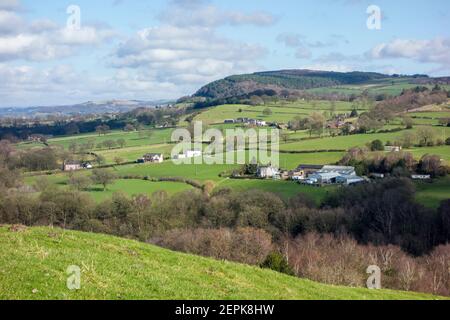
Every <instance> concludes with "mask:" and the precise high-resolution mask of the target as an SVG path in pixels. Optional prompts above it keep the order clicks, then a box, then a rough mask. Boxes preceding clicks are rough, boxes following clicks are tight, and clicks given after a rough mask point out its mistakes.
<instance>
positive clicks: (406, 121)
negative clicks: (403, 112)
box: [403, 116, 414, 129]
mask: <svg viewBox="0 0 450 320" xmlns="http://www.w3.org/2000/svg"><path fill="white" fill-rule="evenodd" d="M403 124H404V125H405V128H406V129H412V128H413V125H414V122H413V120H412V119H411V117H410V116H404V117H403Z"/></svg>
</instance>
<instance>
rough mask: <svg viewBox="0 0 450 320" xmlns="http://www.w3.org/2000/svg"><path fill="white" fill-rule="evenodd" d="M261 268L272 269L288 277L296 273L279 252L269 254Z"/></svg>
mask: <svg viewBox="0 0 450 320" xmlns="http://www.w3.org/2000/svg"><path fill="white" fill-rule="evenodd" d="M261 268H265V269H271V270H274V271H277V272H281V273H285V274H288V275H294V271H293V270H292V268H291V267H290V266H289V263H288V262H287V260H286V259H285V258H284V257H283V256H282V255H281V254H280V253H278V252H272V253H271V254H269V255H268V256H267V258H266V260H264V262H263V263H261Z"/></svg>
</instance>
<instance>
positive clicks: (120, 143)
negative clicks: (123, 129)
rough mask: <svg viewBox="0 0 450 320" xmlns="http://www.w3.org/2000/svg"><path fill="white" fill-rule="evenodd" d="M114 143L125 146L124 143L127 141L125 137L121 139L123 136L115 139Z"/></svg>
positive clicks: (121, 146)
mask: <svg viewBox="0 0 450 320" xmlns="http://www.w3.org/2000/svg"><path fill="white" fill-rule="evenodd" d="M116 143H117V145H118V146H119V147H120V148H123V147H125V146H126V144H127V142H126V141H125V139H123V138H121V139H117V141H116Z"/></svg>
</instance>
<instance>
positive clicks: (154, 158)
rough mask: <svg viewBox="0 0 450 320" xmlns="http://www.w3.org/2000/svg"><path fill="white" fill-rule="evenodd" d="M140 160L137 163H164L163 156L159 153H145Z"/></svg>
mask: <svg viewBox="0 0 450 320" xmlns="http://www.w3.org/2000/svg"><path fill="white" fill-rule="evenodd" d="M141 160H142V161H139V162H151V163H162V162H163V161H164V155H163V154H161V153H147V154H145V155H144V156H143V157H142V159H141Z"/></svg>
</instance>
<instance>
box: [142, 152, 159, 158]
mask: <svg viewBox="0 0 450 320" xmlns="http://www.w3.org/2000/svg"><path fill="white" fill-rule="evenodd" d="M162 155H163V154H162V153H147V154H144V157H156V156H158V157H160V156H162Z"/></svg>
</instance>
